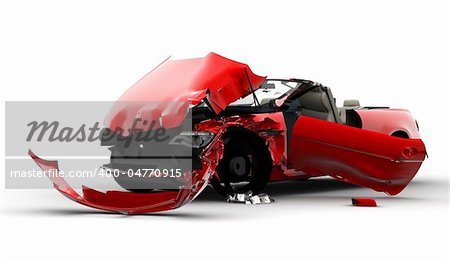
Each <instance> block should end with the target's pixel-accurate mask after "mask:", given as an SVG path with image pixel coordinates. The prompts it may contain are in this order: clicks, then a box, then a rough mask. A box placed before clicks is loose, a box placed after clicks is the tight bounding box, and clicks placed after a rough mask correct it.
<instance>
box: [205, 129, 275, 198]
mask: <svg viewBox="0 0 450 263" xmlns="http://www.w3.org/2000/svg"><path fill="white" fill-rule="evenodd" d="M216 173H217V175H218V177H219V179H217V177H214V178H212V179H211V182H210V183H211V185H212V186H213V188H214V189H215V190H216V191H217V192H218V193H219V194H221V195H227V194H233V193H246V192H248V191H251V192H252V193H254V194H257V193H260V192H261V191H262V190H263V189H264V187H265V186H266V184H267V182H268V181H269V178H270V175H271V173H272V157H271V156H270V153H269V150H268V149H267V146H266V145H265V144H264V141H263V140H262V139H261V138H259V137H256V135H255V136H242V137H241V136H239V138H235V137H231V138H228V139H226V140H225V149H224V156H223V158H222V159H221V160H220V162H219V164H218V166H217V168H216Z"/></svg>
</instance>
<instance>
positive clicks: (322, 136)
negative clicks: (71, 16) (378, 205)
mask: <svg viewBox="0 0 450 263" xmlns="http://www.w3.org/2000/svg"><path fill="white" fill-rule="evenodd" d="M425 156H426V149H425V145H424V144H423V142H422V140H420V139H403V138H398V137H393V136H389V135H386V134H381V133H377V132H373V131H368V130H363V129H359V128H355V127H350V126H347V125H343V124H337V123H333V122H328V121H324V120H319V119H314V118H311V117H306V116H300V117H299V118H298V119H297V120H296V122H295V124H294V127H293V129H292V136H291V139H290V143H289V149H288V163H289V166H290V167H291V168H295V169H297V170H301V171H303V172H305V173H306V174H310V175H330V176H332V177H334V178H336V179H339V180H342V181H346V182H349V183H352V184H355V185H360V186H365V187H369V188H372V189H373V190H376V191H380V192H385V193H387V194H390V195H396V194H398V193H400V192H401V191H402V190H403V189H404V188H405V187H406V185H407V184H408V183H409V182H410V181H411V180H412V178H413V177H414V175H415V174H416V173H417V171H418V170H419V168H420V166H421V164H422V162H423V160H424V159H425Z"/></svg>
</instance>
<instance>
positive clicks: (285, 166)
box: [30, 53, 426, 214]
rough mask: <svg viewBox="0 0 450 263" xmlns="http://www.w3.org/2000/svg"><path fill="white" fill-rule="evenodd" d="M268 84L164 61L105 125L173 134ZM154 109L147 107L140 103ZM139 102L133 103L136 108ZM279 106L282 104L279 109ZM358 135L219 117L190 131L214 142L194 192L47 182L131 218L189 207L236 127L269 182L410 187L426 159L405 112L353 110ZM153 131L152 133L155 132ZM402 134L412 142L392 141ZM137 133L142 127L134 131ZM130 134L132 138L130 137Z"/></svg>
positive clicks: (278, 120) (215, 62) (319, 125)
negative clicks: (194, 115) (250, 139)
mask: <svg viewBox="0 0 450 263" xmlns="http://www.w3.org/2000/svg"><path fill="white" fill-rule="evenodd" d="M264 81H265V77H261V76H258V75H255V74H253V73H252V72H251V70H250V68H249V67H248V66H247V65H246V64H242V63H239V62H235V61H232V60H229V59H227V58H224V57H221V56H219V55H217V54H214V53H210V54H209V55H207V56H206V57H204V58H196V59H188V60H174V61H172V60H169V61H165V62H163V63H162V64H161V65H160V66H158V67H157V68H155V69H154V70H153V71H152V72H150V73H149V74H147V75H146V76H145V77H144V78H142V79H141V80H140V81H138V82H137V83H136V84H135V85H134V86H133V87H131V88H130V89H129V90H128V91H127V92H125V94H124V95H123V96H122V97H121V98H120V99H119V101H118V102H117V104H116V105H114V107H113V108H112V109H111V111H110V113H109V115H108V116H107V118H106V121H105V122H106V126H107V127H109V128H110V129H111V130H114V131H117V130H119V131H123V132H125V134H123V135H127V134H126V132H127V131H128V130H129V128H130V126H131V124H132V123H133V121H134V120H135V119H136V118H137V116H139V117H140V118H142V119H146V120H157V123H158V125H159V126H161V127H164V128H172V127H177V126H179V125H180V124H181V123H182V122H183V120H184V119H185V117H186V115H187V113H188V110H189V105H197V104H199V103H200V102H202V101H205V102H206V103H207V104H208V106H209V107H210V108H211V110H212V111H214V113H215V114H218V113H221V112H222V111H223V110H224V109H225V108H226V107H227V106H228V105H229V104H230V103H232V102H234V101H236V100H237V99H239V98H241V97H244V96H246V95H248V94H250V93H251V92H252V90H256V89H258V88H259V87H260V86H261V84H262V83H263V82H264ZM148 101H151V102H155V103H151V104H150V105H151V106H149V105H148V104H146V103H145V102H148ZM136 102H137V103H136ZM278 106H279V105H278ZM357 112H358V114H359V115H360V117H361V120H362V125H363V127H362V128H355V127H351V126H347V125H344V124H338V123H334V122H330V121H325V120H319V119H314V118H310V117H306V116H302V115H300V117H298V119H297V120H296V121H295V124H294V126H293V128H292V131H291V130H290V131H291V138H290V139H289V141H288V138H287V137H288V136H287V129H288V128H287V125H286V123H285V119H284V116H283V112H281V111H278V112H272V113H255V114H241V115H233V116H217V117H213V118H210V119H207V120H203V121H201V122H199V123H197V124H196V125H195V126H194V127H193V130H195V131H208V132H212V133H214V134H215V138H214V139H213V141H212V142H211V143H210V145H208V146H207V147H206V148H205V149H204V150H203V151H202V152H201V154H200V159H201V160H202V167H203V168H202V169H201V170H194V171H192V176H191V177H190V178H192V188H187V189H183V188H181V189H179V190H178V191H163V192H153V193H146V194H141V193H139V194H138V193H131V192H120V191H108V192H106V193H103V192H99V191H96V190H93V189H90V188H88V187H83V194H82V195H80V194H78V193H77V192H76V191H75V190H74V189H72V188H71V187H70V186H69V185H68V184H67V183H66V182H65V181H64V179H63V178H61V177H59V176H55V177H53V178H50V179H51V180H52V181H53V183H54V186H55V188H56V189H57V190H58V191H60V192H61V193H62V194H64V195H65V196H67V197H69V198H70V199H72V200H74V201H76V202H78V203H80V204H83V205H86V206H90V207H94V208H98V209H103V210H107V211H113V212H120V213H127V214H134V213H149V212H157V211H164V210H169V209H174V208H177V207H180V206H182V205H184V204H186V203H188V202H189V201H192V200H193V199H194V198H195V197H196V196H197V195H198V194H199V193H200V192H201V191H202V190H203V189H204V188H205V186H206V185H207V184H208V182H209V179H210V178H211V176H217V174H216V173H215V172H214V171H215V169H216V166H217V164H218V162H219V160H220V159H221V158H222V156H223V151H224V142H223V140H222V135H223V134H225V133H226V131H227V129H228V128H230V127H241V128H244V129H246V130H248V131H251V132H252V133H255V134H256V135H258V136H259V137H261V138H262V139H263V140H264V141H265V143H266V145H267V147H268V150H269V152H270V155H271V157H272V162H273V170H272V176H271V178H270V180H271V181H279V180H289V179H294V178H306V177H311V176H321V175H330V176H332V177H334V178H336V179H338V180H342V181H345V182H349V183H352V184H356V185H360V186H365V187H369V188H371V189H374V190H375V191H381V192H385V193H387V194H390V195H395V194H398V193H399V192H400V191H402V190H403V189H404V188H405V187H406V185H407V184H408V183H409V182H410V181H411V180H412V178H413V177H414V176H415V174H416V173H417V171H418V169H419V168H420V166H421V164H422V161H423V160H424V158H425V156H426V149H425V145H424V144H423V142H422V141H421V140H420V139H419V134H418V131H417V128H416V127H413V126H414V123H415V121H414V119H413V118H412V116H411V115H410V114H409V112H407V111H403V110H388V109H376V110H375V109H374V110H363V109H361V110H359V109H358V110H357ZM157 127H158V126H156V127H153V128H157ZM399 127H406V128H405V132H407V133H408V135H410V137H411V139H403V138H397V137H394V136H390V134H391V133H392V132H393V131H396V129H398V128H399ZM138 128H139V127H138ZM128 135H129V134H128ZM30 156H31V157H32V158H33V159H34V160H35V161H36V163H37V164H38V165H39V166H40V167H41V168H42V169H43V170H46V171H48V170H51V169H56V170H58V166H57V162H53V161H46V160H42V159H40V158H39V157H37V156H35V155H34V154H33V153H32V152H31V151H30Z"/></svg>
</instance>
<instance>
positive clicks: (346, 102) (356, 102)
mask: <svg viewBox="0 0 450 263" xmlns="http://www.w3.org/2000/svg"><path fill="white" fill-rule="evenodd" d="M359 106H360V105H359V100H344V107H359Z"/></svg>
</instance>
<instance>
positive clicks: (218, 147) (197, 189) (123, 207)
mask: <svg viewBox="0 0 450 263" xmlns="http://www.w3.org/2000/svg"><path fill="white" fill-rule="evenodd" d="M28 154H29V156H30V157H31V158H32V159H33V160H34V161H35V162H36V164H37V165H38V166H39V167H40V168H41V169H42V170H43V171H47V172H48V174H47V175H48V177H49V179H50V180H51V181H52V182H53V186H54V188H55V189H56V190H58V191H59V192H60V193H61V194H63V195H64V196H66V197H67V198H69V199H71V200H73V201H75V202H77V203H80V204H82V205H85V206H88V207H92V208H96V209H101V210H105V211H110V212H117V213H122V214H130V215H131V214H145V213H154V212H161V211H167V210H172V209H176V208H179V207H181V206H183V205H185V204H187V203H189V202H191V201H192V200H194V199H195V197H197V196H198V194H200V193H201V191H203V189H204V188H205V187H206V186H207V185H208V182H209V178H210V177H211V176H212V174H213V173H214V170H215V169H216V165H217V163H218V161H219V160H220V158H222V154H223V142H222V140H221V136H220V134H219V136H217V137H216V138H215V139H214V141H213V142H212V143H211V144H210V145H209V146H208V147H207V148H206V149H205V150H204V151H203V152H202V154H201V159H202V162H203V168H202V170H194V171H192V174H191V175H190V176H186V177H184V178H186V180H191V181H190V182H189V183H187V184H186V185H190V187H188V188H180V189H179V190H177V191H160V192H152V193H133V192H128V191H107V192H106V193H103V192H100V191H97V190H94V189H91V188H89V187H86V186H83V187H82V194H79V193H78V192H77V191H75V190H74V189H73V188H72V187H71V186H70V185H69V184H67V182H66V181H65V180H64V178H63V177H62V176H61V175H60V173H59V167H58V162H57V161H48V160H44V159H41V158H39V157H38V156H36V155H35V154H34V153H33V152H32V151H31V150H30V151H29V152H28Z"/></svg>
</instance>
